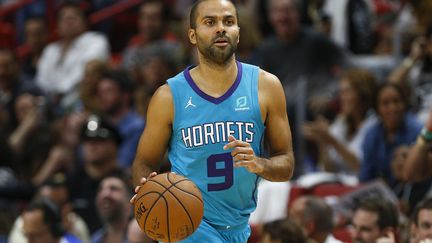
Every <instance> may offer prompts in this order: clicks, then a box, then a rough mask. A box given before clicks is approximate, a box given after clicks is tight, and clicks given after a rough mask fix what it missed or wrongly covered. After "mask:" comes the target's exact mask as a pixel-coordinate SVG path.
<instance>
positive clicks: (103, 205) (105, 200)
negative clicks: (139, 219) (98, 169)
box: [96, 177, 130, 221]
mask: <svg viewBox="0 0 432 243" xmlns="http://www.w3.org/2000/svg"><path fill="white" fill-rule="evenodd" d="M128 200H129V195H128V192H127V189H126V186H125V185H124V183H123V181H122V180H120V179H119V178H115V177H108V178H105V179H104V180H103V181H102V182H101V184H100V187H99V192H98V194H97V196H96V206H97V209H98V212H99V215H100V217H101V218H102V219H103V220H105V221H117V220H120V219H123V218H124V217H125V215H126V217H127V216H128V215H129V209H130V203H129V201H128Z"/></svg>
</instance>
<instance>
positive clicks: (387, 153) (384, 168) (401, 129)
mask: <svg viewBox="0 0 432 243" xmlns="http://www.w3.org/2000/svg"><path fill="white" fill-rule="evenodd" d="M407 106H408V105H407V101H406V97H405V95H404V92H403V91H402V89H401V88H400V87H399V86H397V85H395V84H390V83H386V84H383V85H382V86H381V87H380V88H379V89H378V92H377V97H376V101H375V111H376V113H377V115H378V117H379V121H377V122H375V123H374V124H372V125H371V127H370V128H369V129H368V130H367V131H366V135H365V139H364V141H363V145H362V149H363V154H364V156H363V161H362V163H361V167H360V175H359V179H360V180H361V181H363V182H366V181H371V180H373V179H377V178H381V179H383V180H384V181H386V182H387V184H388V185H389V186H390V187H394V185H395V178H394V175H393V173H392V172H391V166H390V161H391V156H392V154H393V151H394V149H395V148H396V147H398V146H399V145H403V144H411V143H412V142H414V141H415V139H416V137H417V135H418V134H419V132H420V130H421V125H420V123H419V122H418V121H417V120H416V119H415V117H413V116H412V114H410V113H409V112H408V111H407Z"/></svg>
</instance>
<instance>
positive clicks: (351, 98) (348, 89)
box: [339, 79, 360, 115]
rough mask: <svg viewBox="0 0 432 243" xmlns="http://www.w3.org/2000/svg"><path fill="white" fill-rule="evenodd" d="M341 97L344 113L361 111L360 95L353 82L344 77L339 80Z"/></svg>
mask: <svg viewBox="0 0 432 243" xmlns="http://www.w3.org/2000/svg"><path fill="white" fill-rule="evenodd" d="M339 97H340V104H341V112H342V114H344V115H350V114H353V113H355V112H358V111H359V107H360V97H359V95H358V93H357V92H356V90H355V89H354V87H353V86H352V85H351V83H350V82H349V81H348V80H346V79H342V80H341V81H340V82H339Z"/></svg>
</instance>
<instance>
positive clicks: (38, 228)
mask: <svg viewBox="0 0 432 243" xmlns="http://www.w3.org/2000/svg"><path fill="white" fill-rule="evenodd" d="M22 219H23V232H24V235H25V237H26V238H27V240H28V242H29V243H38V242H40V243H42V242H43V243H63V242H64V243H66V242H67V243H78V242H81V241H80V240H78V239H77V238H76V237H74V236H72V235H69V234H65V231H64V229H63V225H62V222H61V217H60V212H59V210H58V208H57V206H56V205H55V204H54V203H53V202H51V201H50V200H48V199H40V200H36V201H34V202H32V203H31V204H30V205H29V206H28V207H27V208H26V209H25V211H24V212H23V214H22Z"/></svg>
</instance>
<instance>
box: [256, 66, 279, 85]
mask: <svg viewBox="0 0 432 243" xmlns="http://www.w3.org/2000/svg"><path fill="white" fill-rule="evenodd" d="M258 82H259V87H260V90H262V89H264V90H267V89H270V90H272V89H275V88H280V87H281V86H282V84H281V82H280V80H279V78H278V77H277V76H276V75H274V74H272V73H270V72H267V71H265V70H263V69H261V68H260V69H259V74H258Z"/></svg>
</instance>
